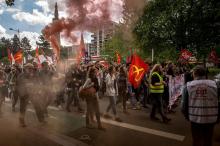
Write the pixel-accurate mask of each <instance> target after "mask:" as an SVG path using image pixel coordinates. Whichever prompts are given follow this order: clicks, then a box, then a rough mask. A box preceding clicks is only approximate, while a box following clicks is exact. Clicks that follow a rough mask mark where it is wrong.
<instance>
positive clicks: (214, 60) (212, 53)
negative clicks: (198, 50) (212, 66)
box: [209, 48, 219, 64]
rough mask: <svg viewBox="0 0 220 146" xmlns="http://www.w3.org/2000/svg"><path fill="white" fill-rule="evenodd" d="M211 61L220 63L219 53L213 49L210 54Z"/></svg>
mask: <svg viewBox="0 0 220 146" xmlns="http://www.w3.org/2000/svg"><path fill="white" fill-rule="evenodd" d="M209 60H210V61H212V62H214V63H216V64H217V63H219V60H218V55H217V52H216V50H215V49H214V48H213V49H212V50H211V52H210V54H209Z"/></svg>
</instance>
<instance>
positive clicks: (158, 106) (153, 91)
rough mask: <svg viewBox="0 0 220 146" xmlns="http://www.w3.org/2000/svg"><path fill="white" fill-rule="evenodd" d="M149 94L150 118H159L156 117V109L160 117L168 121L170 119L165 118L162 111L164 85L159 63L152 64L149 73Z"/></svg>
mask: <svg viewBox="0 0 220 146" xmlns="http://www.w3.org/2000/svg"><path fill="white" fill-rule="evenodd" d="M149 81H150V96H151V100H152V104H153V105H152V110H151V114H150V118H151V119H152V120H159V119H158V118H157V117H156V110H158V111H159V114H160V115H161V117H162V120H163V122H164V123H168V122H169V121H170V120H171V119H169V118H167V117H166V116H165V114H164V112H163V107H162V106H163V104H162V97H163V93H164V85H165V82H164V81H163V77H162V67H161V65H160V64H156V65H154V67H153V69H152V71H151V73H150V79H149Z"/></svg>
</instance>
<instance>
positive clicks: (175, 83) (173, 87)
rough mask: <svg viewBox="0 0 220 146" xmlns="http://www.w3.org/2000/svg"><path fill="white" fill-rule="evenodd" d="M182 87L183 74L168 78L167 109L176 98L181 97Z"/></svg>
mask: <svg viewBox="0 0 220 146" xmlns="http://www.w3.org/2000/svg"><path fill="white" fill-rule="evenodd" d="M183 86H184V74H182V75H179V76H176V77H172V76H170V77H169V108H171V107H172V106H173V105H174V104H175V102H176V101H177V99H178V97H179V96H181V94H182V89H183Z"/></svg>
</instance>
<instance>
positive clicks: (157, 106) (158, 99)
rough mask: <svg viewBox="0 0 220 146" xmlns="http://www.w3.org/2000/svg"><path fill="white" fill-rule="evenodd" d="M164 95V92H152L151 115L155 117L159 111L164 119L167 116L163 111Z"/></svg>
mask: <svg viewBox="0 0 220 146" xmlns="http://www.w3.org/2000/svg"><path fill="white" fill-rule="evenodd" d="M162 97H163V94H160V93H151V101H152V110H151V114H150V116H151V117H155V116H156V111H158V112H159V114H160V115H161V117H162V118H163V119H164V118H165V115H164V113H163V104H162Z"/></svg>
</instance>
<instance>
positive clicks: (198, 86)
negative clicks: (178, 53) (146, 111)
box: [181, 66, 220, 146]
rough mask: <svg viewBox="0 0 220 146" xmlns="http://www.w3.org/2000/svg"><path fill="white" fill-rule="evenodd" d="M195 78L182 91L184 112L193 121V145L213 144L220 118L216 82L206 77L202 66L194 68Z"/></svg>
mask: <svg viewBox="0 0 220 146" xmlns="http://www.w3.org/2000/svg"><path fill="white" fill-rule="evenodd" d="M193 78H194V80H193V81H191V82H188V83H187V84H186V86H185V87H184V89H183V93H182V103H181V106H182V113H183V114H184V116H185V118H186V119H187V120H189V121H190V122H191V132H192V139H193V146H212V136H213V130H214V126H215V124H216V123H217V122H219V119H220V100H219V94H218V92H219V91H218V88H217V84H216V82H214V81H212V80H208V79H206V71H205V69H204V68H203V67H201V66H196V67H195V68H194V69H193Z"/></svg>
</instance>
